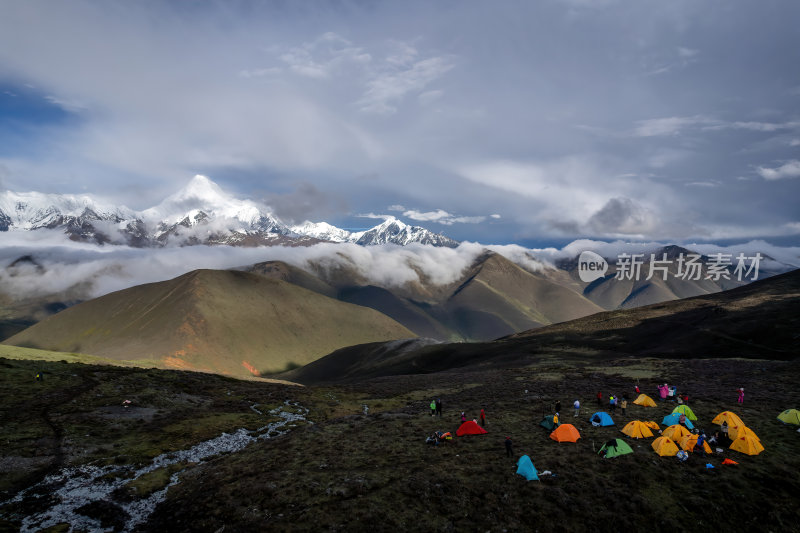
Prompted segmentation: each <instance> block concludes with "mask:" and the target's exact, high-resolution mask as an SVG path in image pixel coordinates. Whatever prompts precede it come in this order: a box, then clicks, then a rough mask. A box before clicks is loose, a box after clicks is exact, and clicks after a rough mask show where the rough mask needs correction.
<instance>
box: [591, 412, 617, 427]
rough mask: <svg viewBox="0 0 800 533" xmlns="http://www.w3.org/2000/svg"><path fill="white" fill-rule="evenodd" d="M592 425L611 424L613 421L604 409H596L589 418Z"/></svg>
mask: <svg viewBox="0 0 800 533" xmlns="http://www.w3.org/2000/svg"><path fill="white" fill-rule="evenodd" d="M589 421H590V422H591V423H592V425H593V426H613V425H614V421H613V420H611V415H609V414H608V413H606V412H604V411H598V412H596V413H595V414H593V415H592V418H590V419H589Z"/></svg>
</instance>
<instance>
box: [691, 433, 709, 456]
mask: <svg viewBox="0 0 800 533" xmlns="http://www.w3.org/2000/svg"><path fill="white" fill-rule="evenodd" d="M705 441H706V434H705V433H703V432H700V436H699V437H697V442H696V443H695V445H694V449H695V451H697V452H700V455H705V454H706V451H705V449H704V448H703V443H704V442H705Z"/></svg>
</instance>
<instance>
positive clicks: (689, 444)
mask: <svg viewBox="0 0 800 533" xmlns="http://www.w3.org/2000/svg"><path fill="white" fill-rule="evenodd" d="M697 437H699V435H695V434H693V433H692V434H690V435H686V436H685V437H683V438H682V439H681V448H683V449H684V450H686V451H687V452H693V451H694V447H695V446H696V445H697ZM703 450H705V452H706V453H711V446H709V445H708V443H707V442H705V441H704V442H703Z"/></svg>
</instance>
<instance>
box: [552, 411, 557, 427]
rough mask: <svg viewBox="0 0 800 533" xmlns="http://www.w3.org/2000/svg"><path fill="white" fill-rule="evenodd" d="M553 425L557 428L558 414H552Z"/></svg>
mask: <svg viewBox="0 0 800 533" xmlns="http://www.w3.org/2000/svg"><path fill="white" fill-rule="evenodd" d="M553 424H555V425H556V426H558V413H556V414H554V415H553Z"/></svg>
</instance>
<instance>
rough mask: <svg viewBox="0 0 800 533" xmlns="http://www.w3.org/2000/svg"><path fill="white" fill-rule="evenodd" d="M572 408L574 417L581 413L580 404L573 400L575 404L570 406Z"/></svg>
mask: <svg viewBox="0 0 800 533" xmlns="http://www.w3.org/2000/svg"><path fill="white" fill-rule="evenodd" d="M572 407H574V408H575V415H574V416H578V415H579V414H580V413H581V402H579V401H578V400H575V403H573V404H572Z"/></svg>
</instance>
